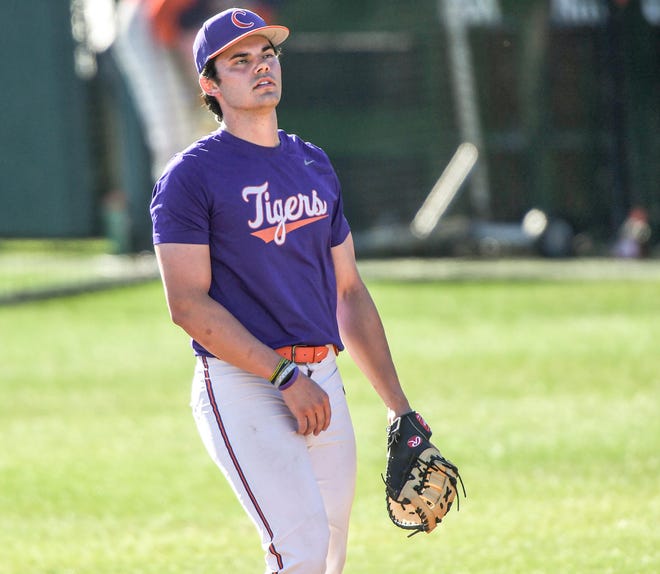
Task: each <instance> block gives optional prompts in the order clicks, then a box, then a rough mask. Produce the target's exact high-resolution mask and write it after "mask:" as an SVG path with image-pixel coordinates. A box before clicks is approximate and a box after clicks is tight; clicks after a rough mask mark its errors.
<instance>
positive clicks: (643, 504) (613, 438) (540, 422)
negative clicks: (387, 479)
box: [0, 279, 660, 574]
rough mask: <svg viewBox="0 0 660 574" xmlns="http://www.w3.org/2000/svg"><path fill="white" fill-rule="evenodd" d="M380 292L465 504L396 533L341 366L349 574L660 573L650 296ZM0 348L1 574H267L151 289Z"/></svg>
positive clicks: (51, 309) (378, 443)
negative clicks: (350, 510)
mask: <svg viewBox="0 0 660 574" xmlns="http://www.w3.org/2000/svg"><path fill="white" fill-rule="evenodd" d="M370 288H371V290H372V295H373V297H374V299H375V300H376V302H377V304H378V306H379V308H380V310H381V314H382V316H383V320H384V323H385V326H386V329H387V331H388V335H389V339H390V344H391V347H392V349H393V354H394V356H395V360H396V362H397V365H398V369H399V372H400V375H401V377H402V379H403V381H404V384H405V386H406V388H407V390H408V393H409V396H410V398H411V400H412V402H413V404H414V405H415V406H416V407H417V408H418V409H419V410H420V411H421V412H422V413H423V414H424V416H425V418H426V419H427V421H429V422H430V423H431V425H432V426H433V428H434V431H435V434H434V439H435V442H436V443H437V444H438V446H439V447H440V448H441V450H443V453H444V454H445V455H447V456H448V457H449V458H451V459H452V460H453V461H454V462H455V463H457V464H458V466H459V467H460V469H461V471H462V474H463V477H464V480H465V483H466V487H467V490H468V498H467V500H463V501H461V510H460V512H454V511H452V512H451V513H450V515H449V516H448V517H447V519H446V520H445V521H444V522H443V524H442V525H441V526H440V527H439V528H438V529H437V530H436V532H434V533H433V534H432V535H429V536H424V535H419V536H415V537H414V538H412V539H407V538H406V534H405V533H404V532H403V531H400V530H397V529H396V528H395V527H394V526H392V525H391V524H390V522H389V520H388V518H387V515H386V511H385V508H384V493H383V485H382V481H381V478H380V473H381V472H382V471H383V467H384V454H385V452H384V451H385V444H384V435H385V413H384V409H383V408H382V406H381V405H380V403H379V401H378V399H377V398H376V396H375V394H374V393H373V391H371V388H370V386H369V385H368V383H367V382H366V381H365V380H364V379H363V378H362V376H361V375H360V374H359V372H358V371H357V370H356V368H355V367H354V366H353V365H352V363H351V362H350V359H349V358H348V357H347V356H342V357H341V359H340V361H341V363H342V366H343V372H344V378H345V380H346V386H347V391H348V397H349V401H350V404H351V407H352V409H353V415H354V422H355V426H356V432H357V436H358V448H359V458H360V466H359V477H358V492H357V498H356V501H355V507H354V514H353V518H352V525H351V529H352V530H351V536H350V551H349V559H348V564H347V567H346V573H347V574H376V573H378V574H383V573H394V572H396V573H400V574H406V573H410V574H413V573H415V574H416V573H418V572H424V571H427V572H445V571H447V572H452V573H455V574H458V573H466V574H468V573H469V574H475V573H476V574H480V573H484V574H486V573H488V574H493V573H501V574H505V573H506V574H511V573H525V574H531V573H587V572H593V573H599V574H602V573H616V574H620V573H630V574H639V573H649V574H650V573H652V572H653V573H655V572H658V571H660V529H659V528H658V523H659V520H660V481H659V478H658V477H659V474H660V416H659V415H660V412H659V411H660V352H659V350H658V341H660V297H659V295H660V281H659V280H656V279H649V280H639V281H626V280H607V281H595V280H589V281H582V282H575V281H543V280H525V281H503V280H489V281H477V280H470V281H419V282H414V281H406V282H403V281H401V282H396V281H380V280H379V281H375V280H371V281H370ZM0 334H1V341H2V344H1V345H0V373H1V374H0V573H1V574H74V573H75V574H82V573H84V574H156V573H158V574H179V573H180V574H184V573H185V574H202V573H204V574H206V573H209V574H210V573H216V572H217V573H220V572H222V573H230V574H250V573H255V574H256V573H258V572H262V571H263V561H262V556H261V550H260V548H259V544H258V539H257V535H256V532H255V531H254V530H253V527H252V525H251V524H250V523H249V522H248V520H247V518H245V517H244V515H243V513H242V511H241V509H240V508H239V506H238V503H237V502H235V500H234V498H233V495H232V494H231V492H230V490H229V488H228V486H227V485H226V483H225V481H224V478H223V477H222V475H221V474H220V472H219V471H218V470H217V469H216V468H215V467H214V466H213V464H212V463H211V462H210V460H209V459H208V457H207V455H206V453H205V451H204V449H203V447H202V445H201V442H200V440H199V439H198V437H197V434H196V430H195V428H194V425H193V422H192V418H191V416H190V413H189V409H188V394H189V382H190V378H191V373H192V371H191V369H192V364H193V359H192V357H191V354H190V351H189V348H188V342H187V338H186V336H185V335H184V334H183V333H182V332H180V331H179V330H178V329H177V328H176V327H175V326H173V325H172V324H170V322H169V319H168V316H167V311H166V308H165V303H164V298H163V294H162V289H161V287H160V284H158V283H148V284H144V285H140V286H134V287H130V288H125V289H117V290H113V291H108V292H102V293H94V294H88V295H83V296H77V297H72V298H65V299H58V300H51V301H44V302H39V303H30V304H25V305H20V306H13V307H3V308H0ZM264 471H265V472H267V469H265V470H264Z"/></svg>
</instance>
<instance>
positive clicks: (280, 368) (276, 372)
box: [268, 358, 291, 384]
mask: <svg viewBox="0 0 660 574" xmlns="http://www.w3.org/2000/svg"><path fill="white" fill-rule="evenodd" d="M289 364H291V361H289V360H288V359H285V358H282V359H280V362H279V363H277V367H275V370H274V371H273V374H272V375H271V376H270V378H269V379H268V380H269V381H270V382H271V383H273V384H275V381H276V380H277V377H279V376H280V374H281V373H282V371H283V370H284V369H285V368H286V367H287V366H288V365H289Z"/></svg>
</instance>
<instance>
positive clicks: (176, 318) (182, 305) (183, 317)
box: [167, 299, 192, 330]
mask: <svg viewBox="0 0 660 574" xmlns="http://www.w3.org/2000/svg"><path fill="white" fill-rule="evenodd" d="M167 306H168V308H169V311H170V320H171V321H172V323H174V324H175V325H177V326H178V327H181V328H182V329H185V330H187V326H188V325H189V323H190V321H191V316H192V305H191V304H190V302H189V301H187V300H180V299H175V300H171V299H170V300H168V302H167Z"/></svg>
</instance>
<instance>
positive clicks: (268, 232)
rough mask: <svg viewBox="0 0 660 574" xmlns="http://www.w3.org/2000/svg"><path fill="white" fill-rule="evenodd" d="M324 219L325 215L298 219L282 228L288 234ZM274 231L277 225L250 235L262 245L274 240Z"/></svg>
mask: <svg viewBox="0 0 660 574" xmlns="http://www.w3.org/2000/svg"><path fill="white" fill-rule="evenodd" d="M326 217H328V215H327V214H326V215H319V216H317V217H310V218H309V219H299V220H298V221H294V222H292V223H287V224H286V225H285V226H284V228H285V230H286V232H287V233H289V231H293V230H294V229H300V228H301V227H305V225H309V224H310V223H314V222H315V221H319V220H320V219H325V218H326ZM276 230H277V225H275V226H273V227H267V228H266V229H260V230H259V231H255V232H254V233H250V235H254V236H255V237H258V238H259V239H261V240H262V241H263V242H264V243H270V242H271V241H273V240H274V239H275V232H276Z"/></svg>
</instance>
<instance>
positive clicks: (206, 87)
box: [199, 75, 220, 96]
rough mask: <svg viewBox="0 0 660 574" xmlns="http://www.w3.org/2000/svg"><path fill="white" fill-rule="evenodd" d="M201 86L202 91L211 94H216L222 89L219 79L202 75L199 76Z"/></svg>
mask: <svg viewBox="0 0 660 574" xmlns="http://www.w3.org/2000/svg"><path fill="white" fill-rule="evenodd" d="M199 87H200V88H202V91H203V92H204V93H205V94H208V95H209V96H215V95H216V94H217V93H218V91H219V90H220V87H219V86H218V82H217V81H215V80H212V79H211V78H207V77H206V76H201V75H200V76H199Z"/></svg>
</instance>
